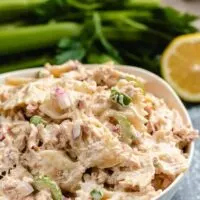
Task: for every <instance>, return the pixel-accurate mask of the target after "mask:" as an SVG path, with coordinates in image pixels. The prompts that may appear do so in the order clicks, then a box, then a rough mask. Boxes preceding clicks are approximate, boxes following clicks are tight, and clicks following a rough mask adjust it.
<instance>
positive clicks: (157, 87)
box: [0, 65, 194, 200]
mask: <svg viewBox="0 0 200 200" xmlns="http://www.w3.org/2000/svg"><path fill="white" fill-rule="evenodd" d="M98 66H99V65H86V67H87V68H90V67H92V68H94V67H98ZM116 67H117V69H119V70H121V71H123V72H127V73H129V74H134V75H136V76H139V77H142V78H143V79H144V80H145V81H146V84H145V89H146V91H149V92H151V93H153V94H154V95H155V96H157V97H159V98H163V99H164V100H165V101H166V102H167V104H168V106H169V107H170V108H175V109H176V110H177V111H178V112H179V113H180V115H181V116H182V118H183V120H184V123H185V124H190V125H191V120H190V117H189V115H188V113H187V110H186V109H185V107H184V105H183V103H182V102H181V100H180V99H179V97H178V96H177V95H176V93H175V92H174V90H173V89H172V88H171V87H170V86H169V85H168V84H167V83H166V82H165V81H164V80H163V79H161V78H160V77H159V76H157V75H155V74H153V73H151V72H148V71H147V70H144V69H141V68H137V67H130V66H116ZM38 69H39V68H34V69H26V70H19V71H14V72H9V73H4V74H0V83H2V82H4V79H5V78H6V77H9V76H20V77H30V76H33V75H35V73H36V72H37V71H38ZM188 153H189V166H190V165H191V161H192V157H193V154H194V143H191V145H190V146H189V148H188ZM184 175H185V173H184V174H180V175H179V176H178V177H177V178H176V180H175V181H174V182H173V183H172V184H171V185H170V186H169V187H168V188H167V189H166V190H164V191H163V192H162V193H161V194H160V195H159V196H158V197H157V198H155V200H170V199H172V197H173V195H174V194H175V192H176V191H177V189H178V187H179V185H180V182H181V181H182V180H183V177H184Z"/></svg>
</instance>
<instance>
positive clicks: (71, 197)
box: [0, 61, 198, 200]
mask: <svg viewBox="0 0 200 200" xmlns="http://www.w3.org/2000/svg"><path fill="white" fill-rule="evenodd" d="M8 80H9V81H7V84H2V85H0V111H1V114H0V174H1V179H0V199H2V198H3V199H7V200H14V199H15V200H53V199H54V200H61V199H64V200H88V199H95V198H98V199H99V200H103V199H105V200H129V199H130V200H151V199H154V198H155V197H157V196H158V195H160V193H161V192H162V191H163V190H164V189H165V188H167V187H168V186H169V185H170V184H171V183H172V182H173V181H174V180H175V179H176V178H177V176H178V175H180V174H181V173H184V172H185V170H187V168H188V153H187V148H188V147H189V145H190V143H191V142H192V141H193V140H194V139H196V138H197V137H198V133H197V131H196V130H193V129H192V127H190V126H189V125H187V124H185V123H184V121H183V120H182V118H181V116H180V115H179V113H178V112H177V111H176V110H174V109H170V108H169V107H168V106H167V104H166V103H165V101H164V100H162V99H158V98H157V97H155V96H154V95H153V94H150V93H148V91H144V84H145V82H144V81H143V80H142V79H141V78H138V77H135V76H134V75H130V74H126V73H124V72H121V71H118V70H116V69H115V68H114V67H113V66H112V65H111V64H105V66H100V67H98V68H93V69H86V68H85V67H84V65H82V64H81V63H79V62H77V61H69V62H68V63H65V64H63V65H61V66H51V65H49V64H48V65H46V68H45V69H42V70H38V73H36V77H33V78H31V80H29V79H26V78H25V79H24V78H23V77H20V78H17V77H10V78H9V79H8ZM113 88H114V90H115V91H117V92H116V93H115V94H114V95H115V96H114V97H111V93H112V91H113ZM37 176H39V177H43V179H44V180H48V181H49V182H43V183H42V186H43V187H39V186H38V185H35V184H36V181H35V178H36V177H37ZM45 177H46V178H45ZM43 179H42V178H41V180H43ZM35 186H36V187H35Z"/></svg>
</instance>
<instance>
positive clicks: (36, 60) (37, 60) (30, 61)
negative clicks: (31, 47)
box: [0, 55, 51, 73]
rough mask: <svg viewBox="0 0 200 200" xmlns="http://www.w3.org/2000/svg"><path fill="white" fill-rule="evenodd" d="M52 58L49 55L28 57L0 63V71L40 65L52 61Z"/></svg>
mask: <svg viewBox="0 0 200 200" xmlns="http://www.w3.org/2000/svg"><path fill="white" fill-rule="evenodd" d="M50 61H51V59H50V58H49V57H48V56H45V55H44V56H40V57H35V56H34V57H32V58H26V59H23V60H19V61H13V62H12V63H8V64H3V65H0V73H4V72H9V71H14V70H20V69H25V68H32V67H40V66H43V65H44V64H45V63H47V62H50Z"/></svg>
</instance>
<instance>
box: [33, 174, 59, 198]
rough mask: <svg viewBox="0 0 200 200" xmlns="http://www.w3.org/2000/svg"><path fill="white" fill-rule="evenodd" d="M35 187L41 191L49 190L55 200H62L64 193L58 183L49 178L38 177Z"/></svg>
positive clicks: (35, 180) (35, 179)
mask: <svg viewBox="0 0 200 200" xmlns="http://www.w3.org/2000/svg"><path fill="white" fill-rule="evenodd" d="M33 185H34V187H35V188H36V189H37V190H38V191H40V190H43V189H48V190H50V192H51V195H52V197H53V200H62V192H61V190H60V188H59V187H58V185H57V184H56V182H54V181H53V180H51V179H50V178H49V177H48V176H38V177H35V178H34V183H33Z"/></svg>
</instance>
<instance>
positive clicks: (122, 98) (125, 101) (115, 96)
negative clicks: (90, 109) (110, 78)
mask: <svg viewBox="0 0 200 200" xmlns="http://www.w3.org/2000/svg"><path fill="white" fill-rule="evenodd" d="M110 98H111V99H112V101H114V102H115V103H118V104H120V105H121V106H128V105H129V104H130V103H131V97H129V96H128V95H126V94H124V93H122V92H119V91H118V90H116V89H115V88H111V95H110Z"/></svg>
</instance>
